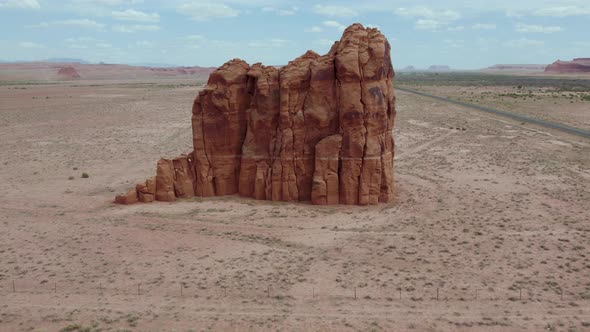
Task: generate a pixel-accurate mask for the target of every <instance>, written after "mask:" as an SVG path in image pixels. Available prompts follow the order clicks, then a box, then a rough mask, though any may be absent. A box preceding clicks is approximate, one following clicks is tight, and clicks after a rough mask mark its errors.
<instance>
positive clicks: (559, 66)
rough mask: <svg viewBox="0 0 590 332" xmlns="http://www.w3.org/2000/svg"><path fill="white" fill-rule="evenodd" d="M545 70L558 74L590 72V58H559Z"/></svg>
mask: <svg viewBox="0 0 590 332" xmlns="http://www.w3.org/2000/svg"><path fill="white" fill-rule="evenodd" d="M545 72H546V73H558V74H566V73H567V74H575V73H590V58H577V59H573V60H572V61H561V60H557V61H555V62H554V63H552V64H550V65H549V66H547V68H545Z"/></svg>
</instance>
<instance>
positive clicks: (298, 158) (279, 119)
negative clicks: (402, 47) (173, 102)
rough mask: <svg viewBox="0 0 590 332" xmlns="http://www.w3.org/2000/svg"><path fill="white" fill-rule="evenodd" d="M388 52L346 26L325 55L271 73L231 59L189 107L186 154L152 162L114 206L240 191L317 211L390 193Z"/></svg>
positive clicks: (372, 36) (370, 32) (382, 41)
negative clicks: (151, 173) (153, 168)
mask: <svg viewBox="0 0 590 332" xmlns="http://www.w3.org/2000/svg"><path fill="white" fill-rule="evenodd" d="M394 75H395V73H394V70H393V67H392V65H391V58H390V45H389V43H388V41H387V39H386V38H385V37H384V36H383V35H382V34H381V32H379V30H377V29H371V28H364V27H363V26H362V25H360V24H353V25H351V26H350V27H348V28H347V29H346V30H345V31H344V34H343V36H342V38H341V40H340V41H339V42H336V43H334V45H333V46H332V48H331V49H330V51H329V52H328V54H326V55H323V56H320V55H318V54H316V53H314V52H312V51H308V52H307V53H305V54H304V55H302V56H300V57H299V58H297V59H295V60H293V61H291V62H289V63H288V64H287V65H286V66H284V67H281V68H280V69H279V68H275V67H267V66H264V65H262V64H260V63H257V64H254V65H252V66H250V65H248V64H247V63H246V62H244V61H243V60H239V59H234V60H231V61H228V62H227V63H225V64H224V65H223V66H221V67H220V68H218V69H217V70H215V71H214V72H213V73H211V75H210V76H209V81H208V83H207V86H206V87H205V88H204V89H203V90H201V91H199V94H198V96H197V98H196V99H195V101H194V104H193V113H192V127H193V147H194V150H193V151H192V152H191V153H189V154H187V155H183V156H180V157H178V158H176V159H172V160H169V159H161V160H160V161H159V162H158V165H157V175H156V177H155V179H154V178H152V179H149V180H148V181H147V182H146V183H142V184H139V185H137V186H136V189H135V190H134V191H133V190H132V191H130V192H128V193H127V194H125V195H120V196H117V199H116V202H117V203H121V204H131V203H135V202H137V201H140V202H150V201H152V200H154V199H155V200H157V201H166V202H170V201H174V200H175V199H176V198H188V197H192V196H205V197H206V196H221V195H232V194H239V195H241V196H244V197H252V198H256V199H260V200H272V201H287V202H296V201H311V202H312V203H313V204H318V205H328V204H329V205H334V204H346V205H369V204H378V203H379V202H390V201H391V200H392V199H393V196H394V189H393V157H394V140H393V125H394V118H395V93H394V89H393V77H394Z"/></svg>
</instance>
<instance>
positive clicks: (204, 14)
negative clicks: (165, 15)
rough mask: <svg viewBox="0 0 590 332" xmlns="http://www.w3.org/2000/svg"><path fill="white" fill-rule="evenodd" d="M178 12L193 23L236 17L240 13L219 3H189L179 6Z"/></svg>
mask: <svg viewBox="0 0 590 332" xmlns="http://www.w3.org/2000/svg"><path fill="white" fill-rule="evenodd" d="M178 12H179V13H181V14H185V15H188V16H190V17H191V18H192V19H193V20H195V21H206V20H208V19H211V18H225V17H236V16H238V15H239V14H240V12H239V11H238V10H236V9H234V8H231V7H229V6H227V5H225V4H223V3H219V2H209V1H207V2H190V3H185V4H183V5H181V6H180V7H179V8H178Z"/></svg>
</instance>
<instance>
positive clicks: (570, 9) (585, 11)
mask: <svg viewBox="0 0 590 332" xmlns="http://www.w3.org/2000/svg"><path fill="white" fill-rule="evenodd" d="M533 14H534V15H537V16H555V17H566V16H581V15H590V6H585V7H583V6H558V7H545V8H540V9H537V10H535V11H534V12H533Z"/></svg>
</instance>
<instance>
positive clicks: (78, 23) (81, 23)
mask: <svg viewBox="0 0 590 332" xmlns="http://www.w3.org/2000/svg"><path fill="white" fill-rule="evenodd" d="M29 27H31V28H48V27H76V28H85V29H97V30H100V29H102V28H104V24H102V23H98V22H96V21H93V20H89V19H87V18H81V19H71V20H60V21H51V22H41V23H39V24H37V25H31V26H29Z"/></svg>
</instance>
